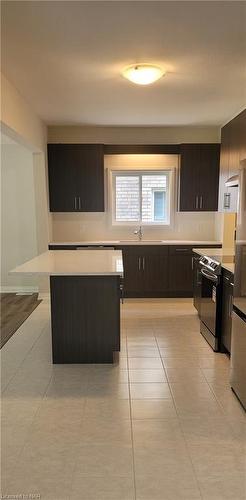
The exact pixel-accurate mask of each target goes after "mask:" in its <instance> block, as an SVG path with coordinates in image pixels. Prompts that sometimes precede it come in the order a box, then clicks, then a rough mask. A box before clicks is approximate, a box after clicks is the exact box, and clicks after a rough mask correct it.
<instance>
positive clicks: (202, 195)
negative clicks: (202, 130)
mask: <svg viewBox="0 0 246 500" xmlns="http://www.w3.org/2000/svg"><path fill="white" fill-rule="evenodd" d="M219 161H220V145H219V144H200V162H199V167H198V176H199V178H198V181H199V188H198V191H199V193H198V194H199V210H201V211H204V212H205V211H209V212H215V211H217V210H218V190H219Z"/></svg>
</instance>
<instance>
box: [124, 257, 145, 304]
mask: <svg viewBox="0 0 246 500" xmlns="http://www.w3.org/2000/svg"><path fill="white" fill-rule="evenodd" d="M121 249H122V254H123V266H124V295H125V296H126V297H138V296H140V295H139V294H140V293H141V292H142V291H143V273H142V256H141V255H140V252H138V250H137V248H136V247H122V248H121Z"/></svg>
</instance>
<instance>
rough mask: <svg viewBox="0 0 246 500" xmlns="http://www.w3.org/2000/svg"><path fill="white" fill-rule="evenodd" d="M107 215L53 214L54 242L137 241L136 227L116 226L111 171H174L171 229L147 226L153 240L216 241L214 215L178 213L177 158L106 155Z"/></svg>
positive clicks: (146, 233) (147, 232) (149, 236)
mask: <svg viewBox="0 0 246 500" xmlns="http://www.w3.org/2000/svg"><path fill="white" fill-rule="evenodd" d="M104 164H105V174H106V175H105V179H106V186H105V187H106V189H105V191H106V192H105V196H106V208H107V210H106V212H105V213H77V214H76V213H69V214H65V213H54V214H52V219H53V241H61V242H62V241H64V242H66V241H81V240H119V239H121V240H122V239H129V238H134V236H133V231H134V229H135V227H133V226H113V225H112V214H111V209H110V173H109V172H110V170H116V169H129V168H133V169H135V170H137V169H141V168H144V169H147V168H148V169H153V170H154V169H158V168H172V169H173V171H174V190H173V191H174V200H173V203H174V214H173V218H172V224H171V227H166V226H151V227H147V226H145V227H144V235H145V238H147V239H148V238H150V239H178V240H181V239H191V240H198V241H199V240H214V239H215V213H209V212H201V213H191V212H190V213H184V212H183V213H180V212H177V190H178V167H179V160H178V156H177V155H107V156H105V162H104Z"/></svg>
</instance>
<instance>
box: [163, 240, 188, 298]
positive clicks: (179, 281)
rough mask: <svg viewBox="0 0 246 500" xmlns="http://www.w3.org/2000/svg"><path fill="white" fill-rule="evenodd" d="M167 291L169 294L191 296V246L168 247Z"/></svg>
mask: <svg viewBox="0 0 246 500" xmlns="http://www.w3.org/2000/svg"><path fill="white" fill-rule="evenodd" d="M168 270H169V293H170V295H171V296H173V297H174V296H176V297H179V296H188V297H190V296H192V288H193V271H192V247H190V246H182V245H178V246H171V247H169V266H168Z"/></svg>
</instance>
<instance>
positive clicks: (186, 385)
mask: <svg viewBox="0 0 246 500" xmlns="http://www.w3.org/2000/svg"><path fill="white" fill-rule="evenodd" d="M170 388H171V391H172V395H173V397H174V399H175V401H177V404H178V403H183V402H184V403H185V402H187V403H192V402H196V401H199V400H202V399H206V400H210V401H216V398H215V396H214V393H213V392H212V390H211V388H210V387H209V385H208V384H207V383H206V381H205V380H202V381H200V380H199V379H197V380H196V379H193V380H189V381H186V380H185V381H184V380H183V381H182V382H172V383H170Z"/></svg>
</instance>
